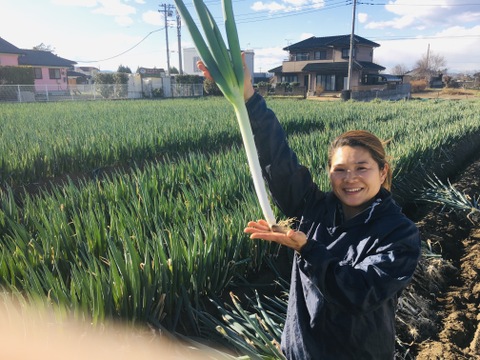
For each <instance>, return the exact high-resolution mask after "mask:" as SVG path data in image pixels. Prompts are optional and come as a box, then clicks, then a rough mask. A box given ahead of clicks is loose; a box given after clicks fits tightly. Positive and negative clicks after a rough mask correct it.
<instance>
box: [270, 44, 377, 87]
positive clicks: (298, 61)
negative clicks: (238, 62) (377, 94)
mask: <svg viewBox="0 0 480 360" xmlns="http://www.w3.org/2000/svg"><path fill="white" fill-rule="evenodd" d="M379 46H380V45H379V44H377V43H375V42H373V41H370V40H367V39H365V38H363V37H361V36H358V35H355V36H354V45H353V61H352V72H351V82H350V84H351V89H352V90H355V89H357V88H360V87H362V85H367V84H372V79H375V78H376V77H375V75H378V74H379V72H380V71H383V70H385V68H384V67H383V66H380V65H377V64H375V63H374V62H373V49H374V48H376V47H379ZM283 50H285V51H288V52H289V57H288V60H286V61H284V62H283V64H282V65H281V66H279V67H277V68H274V69H272V70H270V72H272V73H274V75H275V80H276V82H277V83H285V82H288V83H292V82H296V83H299V84H300V86H305V87H306V89H307V91H308V92H309V93H314V91H315V90H316V89H317V86H321V87H322V88H323V90H325V91H341V90H343V89H346V88H348V87H347V80H348V67H349V54H350V35H337V36H326V37H315V36H313V37H311V38H309V39H306V40H303V41H300V42H298V43H295V44H291V45H289V46H287V47H285V48H284V49H283Z"/></svg>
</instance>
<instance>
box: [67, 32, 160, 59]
mask: <svg viewBox="0 0 480 360" xmlns="http://www.w3.org/2000/svg"><path fill="white" fill-rule="evenodd" d="M164 29H165V28H161V29H157V30H153V31H150V32H149V33H148V34H147V35H146V36H145V37H144V38H143V39H142V40H140V41H139V42H138V43H136V44H135V45H133V46H132V47H131V48H129V49H127V50H125V51H123V52H121V53H120V54H117V55H114V56H111V57H109V58H106V59H101V60H85V61H84V60H75V61H76V62H80V63H97V62H101V61H107V60H112V59H115V58H117V57H119V56H122V55H124V54H126V53H127V52H129V51H132V50H133V49H135V48H136V47H137V46H138V45H140V44H141V43H142V42H144V41H145V40H146V39H147V38H148V37H149V36H150V35H152V34H153V33H156V32H159V31H162V30H164Z"/></svg>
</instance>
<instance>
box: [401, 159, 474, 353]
mask: <svg viewBox="0 0 480 360" xmlns="http://www.w3.org/2000/svg"><path fill="white" fill-rule="evenodd" d="M454 181H455V182H454ZM452 182H453V185H454V186H455V188H456V189H458V190H459V191H461V192H462V193H464V194H466V195H468V196H470V198H471V199H472V200H475V199H476V200H477V202H478V200H479V195H480V160H477V161H476V162H475V163H473V164H472V165H471V166H469V167H468V168H467V169H466V171H465V172H464V173H463V174H461V175H460V176H459V177H458V179H453V180H452ZM477 207H478V204H477ZM418 226H419V229H420V232H421V234H422V237H423V240H424V241H425V244H426V245H427V249H428V252H431V253H432V254H438V255H440V257H434V256H428V255H427V253H426V255H425V256H424V257H423V259H422V260H421V262H420V265H419V267H418V269H417V273H416V276H415V279H414V281H413V282H412V284H411V286H410V289H409V293H413V294H414V295H413V296H411V297H412V299H410V303H409V304H408V306H400V308H401V310H400V313H399V317H400V318H402V319H401V324H400V328H401V331H400V333H399V338H401V339H402V341H403V344H404V349H402V351H401V353H402V354H401V355H399V356H398V358H399V359H417V360H433V359H438V360H440V359H441V360H453V359H455V360H456V359H480V315H479V314H480V216H479V212H478V211H472V212H470V211H468V210H466V211H458V210H457V211H452V209H451V208H447V207H442V206H435V207H434V208H432V209H431V210H430V211H429V212H428V214H427V215H426V216H425V217H423V218H422V220H421V221H419V222H418ZM402 313H403V314H402ZM402 315H403V316H402ZM403 322H404V323H403Z"/></svg>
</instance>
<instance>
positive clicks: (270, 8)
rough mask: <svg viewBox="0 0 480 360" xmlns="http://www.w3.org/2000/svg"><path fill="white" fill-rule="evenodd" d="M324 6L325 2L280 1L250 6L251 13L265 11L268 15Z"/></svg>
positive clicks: (317, 0) (261, 2)
mask: <svg viewBox="0 0 480 360" xmlns="http://www.w3.org/2000/svg"><path fill="white" fill-rule="evenodd" d="M324 6H325V0H282V2H277V1H272V2H269V3H265V2H263V1H256V2H254V3H253V5H252V6H251V9H252V10H253V11H267V12H269V13H270V14H272V13H277V12H280V11H282V12H292V11H300V10H306V9H312V8H314V9H318V8H322V7H324Z"/></svg>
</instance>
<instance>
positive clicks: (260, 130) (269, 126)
mask: <svg viewBox="0 0 480 360" xmlns="http://www.w3.org/2000/svg"><path fill="white" fill-rule="evenodd" d="M246 105H247V110H248V114H249V117H250V124H251V126H252V131H253V134H254V139H255V146H256V147H257V152H258V158H259V161H260V166H261V168H262V174H263V177H264V179H265V180H266V182H267V184H268V187H269V189H270V192H271V194H272V197H273V200H274V201H275V204H276V205H277V206H278V207H279V209H280V210H281V211H282V212H283V213H284V214H285V215H286V216H288V217H292V218H297V219H299V218H300V216H301V213H302V210H303V208H304V207H305V205H306V204H305V201H306V199H309V198H314V197H315V196H312V193H317V196H318V193H320V192H319V190H318V188H317V186H316V185H315V184H314V183H313V181H312V177H311V174H310V172H309V171H308V170H307V168H305V167H304V166H302V165H300V164H299V163H298V159H297V156H296V155H295V153H294V152H293V151H292V150H291V149H290V147H289V145H288V142H287V139H286V135H285V132H284V130H283V128H282V126H281V125H280V123H279V121H278V119H277V117H276V116H275V114H274V112H273V111H272V110H271V109H269V108H267V105H266V103H265V100H264V99H263V97H262V96H261V95H259V94H258V93H255V94H254V95H253V96H252V97H251V98H250V99H249V101H248V102H247V104H246Z"/></svg>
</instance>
